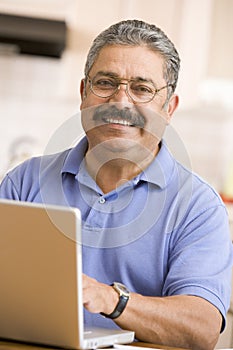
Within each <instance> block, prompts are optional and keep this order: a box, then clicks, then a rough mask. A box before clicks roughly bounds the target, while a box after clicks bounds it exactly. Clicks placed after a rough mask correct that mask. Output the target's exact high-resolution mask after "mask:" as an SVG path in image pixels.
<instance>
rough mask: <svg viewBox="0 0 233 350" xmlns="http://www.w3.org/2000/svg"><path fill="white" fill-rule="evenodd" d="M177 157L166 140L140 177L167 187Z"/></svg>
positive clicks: (161, 186)
mask: <svg viewBox="0 0 233 350" xmlns="http://www.w3.org/2000/svg"><path fill="white" fill-rule="evenodd" d="M174 167H175V159H174V157H173V156H172V155H171V153H170V151H169V149H168V147H167V145H166V143H165V141H164V140H162V142H161V147H160V150H159V152H158V154H157V155H156V157H155V159H154V161H153V162H152V163H151V164H150V165H149V166H148V167H147V168H146V169H145V170H144V171H143V172H142V173H141V174H139V179H140V180H143V181H146V182H150V183H152V184H154V185H156V186H158V187H160V188H161V189H163V188H165V187H166V186H167V185H168V184H169V182H170V178H171V176H172V174H173V171H174Z"/></svg>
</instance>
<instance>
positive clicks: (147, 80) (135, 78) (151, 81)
mask: <svg viewBox="0 0 233 350" xmlns="http://www.w3.org/2000/svg"><path fill="white" fill-rule="evenodd" d="M99 75H104V76H106V77H109V78H115V79H124V78H122V77H121V76H119V74H117V73H114V72H109V71H99V72H97V74H96V75H95V77H97V76H99ZM129 80H136V81H141V82H144V83H145V82H147V83H148V82H149V83H151V84H153V85H154V86H156V84H155V82H154V81H153V80H152V79H150V78H148V79H147V78H143V77H140V76H137V77H133V78H130V79H129Z"/></svg>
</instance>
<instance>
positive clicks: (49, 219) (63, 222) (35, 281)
mask: <svg viewBox="0 0 233 350" xmlns="http://www.w3.org/2000/svg"><path fill="white" fill-rule="evenodd" d="M81 248H82V247H81V218H80V212H79V210H78V209H76V208H70V207H59V206H51V205H46V206H45V205H43V204H34V203H25V202H16V201H8V200H0V281H1V288H0V310H1V312H0V325H1V327H0V338H6V339H11V340H12V339H14V340H17V341H23V342H32V343H40V344H45V345H53V346H59V347H64V348H73V349H79V348H95V347H99V346H109V345H112V344H114V343H118V342H119V343H128V342H131V341H132V340H133V336H134V334H133V332H127V331H123V330H116V331H115V330H105V329H104V330H103V329H102V330H100V332H98V333H97V335H96V333H95V331H94V330H88V331H87V332H86V333H85V332H84V325H83V304H82V254H81V252H82V249H81ZM85 335H86V336H85Z"/></svg>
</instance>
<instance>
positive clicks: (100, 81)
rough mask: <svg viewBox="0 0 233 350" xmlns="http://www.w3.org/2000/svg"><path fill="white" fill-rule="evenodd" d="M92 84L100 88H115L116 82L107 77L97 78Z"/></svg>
mask: <svg viewBox="0 0 233 350" xmlns="http://www.w3.org/2000/svg"><path fill="white" fill-rule="evenodd" d="M92 84H93V86H94V87H95V88H97V89H101V90H109V89H115V88H116V87H117V86H118V84H117V81H116V80H114V79H109V78H97V79H95V80H94V81H93V82H92Z"/></svg>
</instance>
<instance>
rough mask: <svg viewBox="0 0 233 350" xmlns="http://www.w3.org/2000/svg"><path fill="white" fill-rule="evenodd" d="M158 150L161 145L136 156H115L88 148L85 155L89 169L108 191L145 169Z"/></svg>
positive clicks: (106, 191) (97, 181)
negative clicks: (98, 153) (97, 152)
mask: <svg viewBox="0 0 233 350" xmlns="http://www.w3.org/2000/svg"><path fill="white" fill-rule="evenodd" d="M158 151H159V147H158V148H157V149H156V150H155V151H154V152H150V151H148V152H146V154H145V151H144V152H140V153H139V154H138V155H137V157H134V158H132V157H130V156H129V154H127V155H126V154H124V155H123V154H122V155H121V157H119V158H115V157H114V158H113V157H111V154H107V155H106V154H104V153H102V154H101V155H96V154H94V153H93V152H91V151H89V150H88V151H87V153H86V156H85V160H86V167H87V171H88V172H89V174H90V175H91V176H92V178H93V179H94V180H95V182H96V183H97V185H98V186H99V187H100V188H101V190H102V191H103V193H108V192H110V191H113V190H115V189H116V188H117V187H119V186H121V185H123V184H124V183H125V182H127V181H129V180H131V179H133V178H134V177H135V176H137V175H138V174H140V173H141V172H142V171H144V170H145V169H146V168H147V167H148V165H149V164H150V163H151V162H152V161H153V160H154V158H155V156H156V154H157V153H158ZM135 158H136V159H135Z"/></svg>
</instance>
